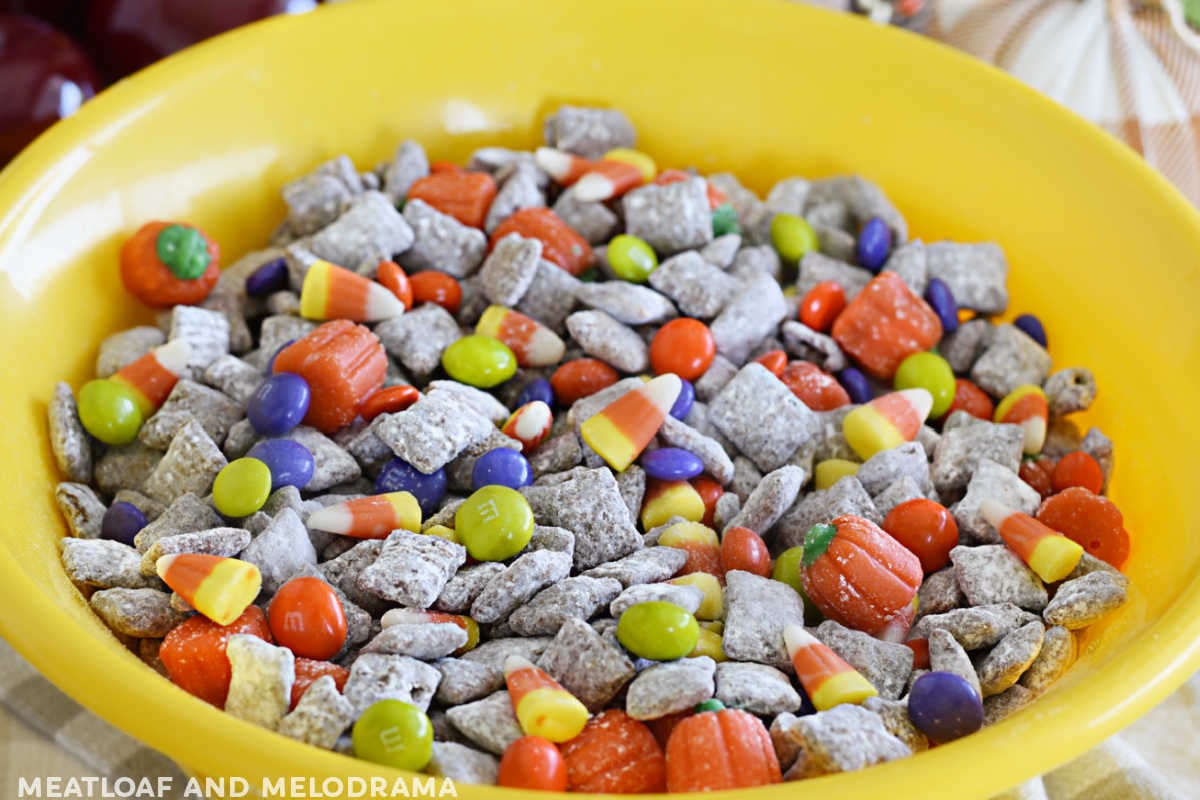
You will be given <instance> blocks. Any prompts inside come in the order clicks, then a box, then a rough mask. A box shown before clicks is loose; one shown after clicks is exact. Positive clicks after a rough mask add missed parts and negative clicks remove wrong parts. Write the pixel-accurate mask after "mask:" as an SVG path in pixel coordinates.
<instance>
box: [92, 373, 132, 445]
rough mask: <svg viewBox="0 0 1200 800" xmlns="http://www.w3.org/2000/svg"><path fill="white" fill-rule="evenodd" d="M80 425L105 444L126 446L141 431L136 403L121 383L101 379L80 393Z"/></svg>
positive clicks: (130, 391) (127, 388)
mask: <svg viewBox="0 0 1200 800" xmlns="http://www.w3.org/2000/svg"><path fill="white" fill-rule="evenodd" d="M78 405H79V421H80V422H82V423H83V427H84V428H85V429H86V430H87V432H88V433H90V434H91V435H92V436H95V437H96V438H97V439H99V440H100V441H102V442H104V443H105V444H129V443H130V442H132V441H133V440H134V439H136V438H137V435H138V431H139V430H141V428H142V412H141V411H140V410H139V409H138V400H137V397H136V396H135V395H134V392H133V389H130V388H129V387H128V386H126V385H125V384H123V383H119V382H117V381H110V380H108V379H106V378H100V379H98V380H94V381H88V382H87V383H85V384H84V385H83V388H82V389H80V390H79V400H78Z"/></svg>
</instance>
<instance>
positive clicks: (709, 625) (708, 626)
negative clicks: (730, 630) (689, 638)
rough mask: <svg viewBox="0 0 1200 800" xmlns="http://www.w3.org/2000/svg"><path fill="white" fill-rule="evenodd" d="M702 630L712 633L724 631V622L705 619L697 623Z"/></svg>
mask: <svg viewBox="0 0 1200 800" xmlns="http://www.w3.org/2000/svg"><path fill="white" fill-rule="evenodd" d="M697 624H698V625H699V626H700V627H701V628H702V629H703V630H706V631H712V632H713V633H725V623H724V622H723V621H721V620H719V619H710V620H705V621H704V622H700V623H697Z"/></svg>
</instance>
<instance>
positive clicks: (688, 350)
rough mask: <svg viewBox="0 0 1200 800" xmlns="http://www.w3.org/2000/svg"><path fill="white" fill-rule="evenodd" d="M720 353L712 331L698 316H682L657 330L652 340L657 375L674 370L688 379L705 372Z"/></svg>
mask: <svg viewBox="0 0 1200 800" xmlns="http://www.w3.org/2000/svg"><path fill="white" fill-rule="evenodd" d="M716 354H717V346H716V343H715V342H713V336H712V331H710V330H709V329H708V326H707V325H705V324H704V323H703V322H701V321H700V320H698V319H692V318H691V317H680V318H679V319H673V320H671V321H670V322H668V323H667V324H666V325H663V326H662V327H661V328H659V329H658V333H656V334H654V339H653V340H651V342H650V366H651V368H652V369H653V370H654V372H655V373H656V374H658V375H663V374H665V373H667V372H674V373H675V374H676V375H678V376H679V377H681V378H683V379H684V380H686V381H694V380H696V379H697V378H699V377H700V376H701V375H703V374H704V373H705V372H706V371H707V370H708V367H709V365H711V364H712V362H713V357H714V356H715V355H716Z"/></svg>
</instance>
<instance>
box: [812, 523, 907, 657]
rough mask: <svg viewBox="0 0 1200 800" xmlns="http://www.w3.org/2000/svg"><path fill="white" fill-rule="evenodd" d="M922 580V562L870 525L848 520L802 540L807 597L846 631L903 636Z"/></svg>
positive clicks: (815, 529) (819, 527)
mask: <svg viewBox="0 0 1200 800" xmlns="http://www.w3.org/2000/svg"><path fill="white" fill-rule="evenodd" d="M921 577H922V570H921V560H920V559H919V558H917V557H916V556H915V555H913V553H912V552H911V551H910V550H908V548H906V547H905V546H904V545H902V544H900V543H899V542H898V541H896V540H895V539H893V538H892V537H891V536H890V535H888V533H887V532H886V531H884V530H883V529H882V528H880V527H879V526H878V525H876V524H875V523H874V522H871V521H870V520H868V519H864V518H862V517H858V516H855V515H853V514H845V515H843V516H840V517H838V518H837V519H835V520H834V521H833V522H832V523H831V524H828V525H826V524H818V525H814V526H813V527H812V529H811V530H810V531H809V532H808V534H807V535H806V536H805V537H804V555H803V558H802V561H801V567H800V580H801V583H802V584H803V586H804V593H805V594H806V595H808V598H809V599H810V600H812V602H813V604H814V605H816V607H817V608H818V609H820V611H821V613H822V614H824V615H825V616H826V617H827V618H829V619H832V620H835V621H837V622H840V623H841V624H842V625H845V626H846V627H848V628H853V629H855V630H860V631H863V632H864V633H869V634H871V635H872V636H874V635H877V634H881V633H884V632H889V631H891V630H892V629H899V632H900V633H901V634H903V633H904V632H905V631H907V630H908V628H909V627H910V626H911V625H912V620H913V616H914V612H915V604H914V602H913V601H914V600H915V599H916V596H917V589H919V588H920V586H921Z"/></svg>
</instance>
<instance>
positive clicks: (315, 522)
mask: <svg viewBox="0 0 1200 800" xmlns="http://www.w3.org/2000/svg"><path fill="white" fill-rule="evenodd" d="M308 527H310V528H312V529H314V530H318V531H327V532H329V533H340V534H341V535H342V536H353V537H354V538H356V539H386V538H387V536H388V534H389V533H391V532H392V531H394V530H396V529H397V528H403V529H404V530H408V531H412V532H413V533H420V531H421V506H420V504H418V503H417V498H415V497H413V496H412V495H411V494H409V493H408V492H388V493H386V494H376V495H371V496H370V497H359V498H357V499H354V500H347V501H346V502H344V503H338V504H337V505H332V506H327V507H325V508H322V509H321V510H320V511H314V512H313V513H312V514H310V515H309V517H308Z"/></svg>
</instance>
